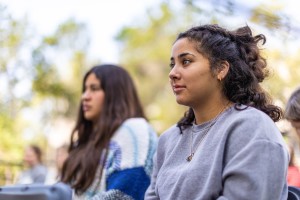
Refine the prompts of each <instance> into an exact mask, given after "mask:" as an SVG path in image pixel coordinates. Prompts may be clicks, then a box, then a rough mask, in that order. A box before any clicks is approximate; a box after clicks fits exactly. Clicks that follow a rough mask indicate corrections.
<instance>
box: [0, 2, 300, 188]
mask: <svg viewBox="0 0 300 200" xmlns="http://www.w3.org/2000/svg"><path fill="white" fill-rule="evenodd" d="M299 8H300V3H298V1H297V0H261V1H258V0H255V1H246V0H244V1H234V0H210V1H209V0H198V1H197V0H182V1H180V0H174V1H171V0H169V1H163V0H143V1H141V0H110V1H96V0H85V1H82V0H78V1H71V0H61V1H58V0H52V1H42V0H26V1H21V0H1V1H0V138H1V139H0V185H2V184H5V174H6V173H7V171H8V170H10V171H11V172H12V174H13V175H14V176H15V175H16V173H17V172H18V170H19V169H20V168H21V167H22V165H21V163H22V155H23V149H24V147H25V146H26V145H28V144H32V143H34V144H38V145H40V146H41V147H42V148H43V151H44V160H45V161H46V163H47V164H48V165H51V163H52V161H53V159H54V158H53V156H54V153H53V152H54V150H55V149H56V148H58V147H60V146H61V145H63V144H65V143H68V141H69V136H70V133H71V130H72V128H73V125H74V121H75V118H76V115H77V111H78V105H79V99H80V91H81V82H82V77H83V74H84V73H85V72H86V71H87V69H89V68H91V67H92V66H93V65H95V64H101V63H117V64H121V65H123V66H124V67H125V68H126V69H127V70H128V71H129V72H130V74H131V75H132V76H133V78H134V80H135V83H136V85H137V88H138V91H139V94H140V97H141V99H142V102H143V105H144V108H145V111H146V114H147V116H148V118H149V120H150V122H151V124H152V125H153V126H154V128H155V129H156V131H157V132H158V133H159V134H161V133H162V132H163V131H164V130H165V129H166V128H168V127H169V126H171V125H172V124H174V123H176V121H177V120H178V119H179V118H180V117H181V116H182V114H183V112H184V111H185V109H186V108H184V107H180V106H178V105H177V104H176V102H175V99H174V97H173V95H172V92H171V89H170V87H169V85H168V72H169V67H168V66H169V56H170V49H171V46H172V42H173V41H174V39H175V37H176V35H177V34H178V33H179V32H180V31H183V30H185V29H187V28H189V27H191V26H193V25H199V24H205V23H218V24H220V25H222V26H224V27H227V28H229V29H234V28H238V27H240V26H243V25H246V24H248V25H249V26H250V27H251V28H252V30H253V32H254V33H263V34H265V35H266V36H267V43H266V45H264V46H263V49H264V55H265V56H266V57H267V60H268V63H269V66H270V69H271V70H270V77H269V78H268V80H267V81H266V82H265V84H264V85H263V86H264V88H265V89H266V90H267V91H268V92H269V93H270V94H271V95H272V97H273V98H274V101H275V102H276V104H277V105H279V106H281V107H282V108H284V106H285V103H286V100H287V98H288V97H289V95H290V93H291V92H292V91H293V90H294V89H295V88H296V87H297V86H300V39H299V36H298V35H299V34H300V13H299ZM278 126H279V128H280V130H281V131H282V132H286V133H287V134H288V135H289V136H290V138H295V137H293V135H292V134H293V133H292V131H291V130H290V127H289V124H288V123H283V122H282V123H279V124H278Z"/></svg>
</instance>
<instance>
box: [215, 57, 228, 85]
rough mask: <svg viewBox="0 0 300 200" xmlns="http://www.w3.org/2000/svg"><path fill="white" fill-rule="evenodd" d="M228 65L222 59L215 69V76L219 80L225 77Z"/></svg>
mask: <svg viewBox="0 0 300 200" xmlns="http://www.w3.org/2000/svg"><path fill="white" fill-rule="evenodd" d="M229 67H230V65H229V63H228V62H227V61H222V62H221V63H220V66H219V68H218V69H217V78H218V80H219V81H222V80H223V79H224V78H225V77H226V75H227V74H228V71H229Z"/></svg>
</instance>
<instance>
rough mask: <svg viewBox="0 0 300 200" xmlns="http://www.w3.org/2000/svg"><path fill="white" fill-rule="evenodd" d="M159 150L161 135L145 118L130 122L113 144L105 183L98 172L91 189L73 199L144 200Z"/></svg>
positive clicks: (123, 127)
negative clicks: (156, 152) (158, 143)
mask: <svg viewBox="0 0 300 200" xmlns="http://www.w3.org/2000/svg"><path fill="white" fill-rule="evenodd" d="M156 146H157V135H156V133H155V131H154V130H153V129H152V128H151V126H150V125H149V124H148V122H147V121H146V120H145V119H144V118H131V119H127V120H126V121H125V122H124V123H123V124H122V125H121V126H120V128H119V129H118V130H117V131H116V133H115V134H114V136H113V137H112V139H111V141H110V144H109V152H108V156H107V159H106V164H105V169H104V171H103V175H102V179H101V181H99V176H100V170H98V172H97V173H96V176H95V178H94V181H93V183H92V185H91V186H90V187H89V189H88V190H87V191H86V192H85V193H83V194H82V195H80V196H77V195H74V197H73V199H76V200H100V199H101V200H104V199H105V200H112V199H114V200H117V199H122V200H133V199H134V200H139V199H144V194H145V191H146V189H147V187H148V186H149V184H150V177H151V172H152V157H153V154H154V152H155V150H156Z"/></svg>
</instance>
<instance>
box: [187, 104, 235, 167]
mask: <svg viewBox="0 0 300 200" xmlns="http://www.w3.org/2000/svg"><path fill="white" fill-rule="evenodd" d="M229 104H230V103H228V104H227V105H226V106H225V107H224V108H223V109H222V110H221V111H220V112H219V113H218V115H217V116H216V117H215V119H213V121H212V122H211V124H210V125H209V126H208V127H207V128H206V129H205V130H206V131H205V133H204V134H203V136H202V137H201V139H200V141H199V142H198V144H197V145H196V148H195V149H194V151H193V141H194V131H193V127H192V130H191V133H192V139H191V154H190V155H189V156H188V157H187V158H186V160H187V161H188V162H190V161H191V160H192V159H193V157H194V154H195V152H196V150H197V149H198V147H199V146H200V144H201V142H202V141H203V139H204V138H205V136H206V135H207V134H208V132H209V130H210V129H211V127H212V126H213V125H214V124H215V123H216V122H217V120H218V119H219V117H220V115H221V113H223V112H224V111H225V110H226V109H227V108H228V107H229Z"/></svg>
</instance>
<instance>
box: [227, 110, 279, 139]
mask: <svg viewBox="0 0 300 200" xmlns="http://www.w3.org/2000/svg"><path fill="white" fill-rule="evenodd" d="M226 121H227V122H228V124H229V125H230V126H231V129H232V131H233V132H240V134H241V135H249V136H252V137H255V138H259V139H270V140H273V139H274V137H275V138H276V139H278V138H280V137H281V134H280V132H279V130H278V128H277V127H276V124H275V123H274V122H273V120H272V119H271V118H270V117H269V116H268V115H266V114H265V113H264V112H262V111H260V110H258V109H256V108H253V107H247V108H244V109H242V110H239V109H236V108H234V109H233V110H232V112H231V113H229V114H228V117H227V119H226Z"/></svg>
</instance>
